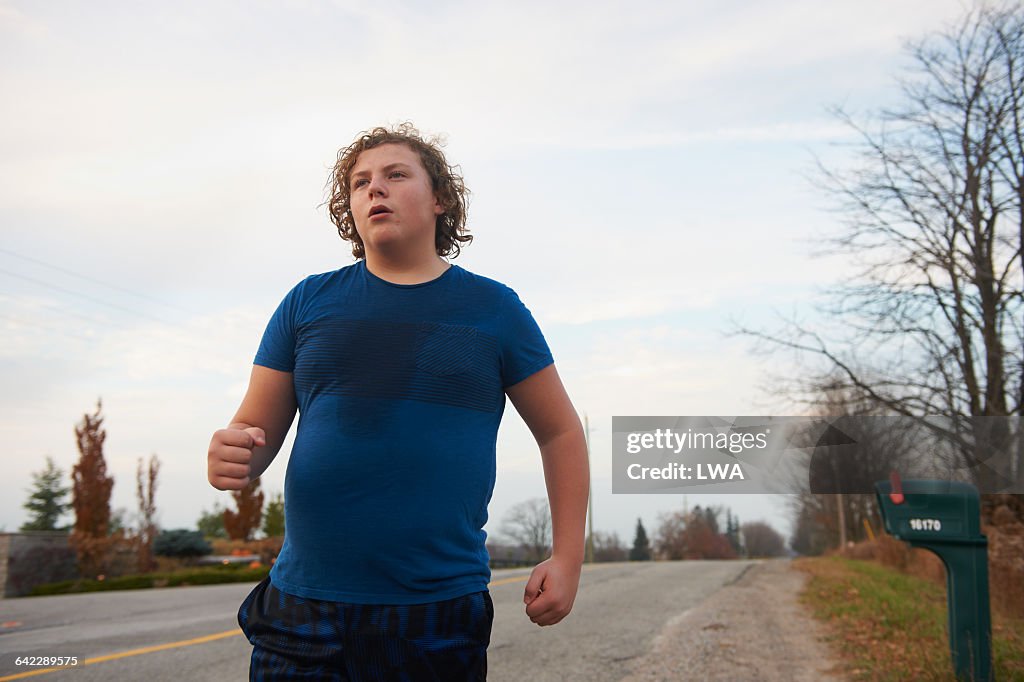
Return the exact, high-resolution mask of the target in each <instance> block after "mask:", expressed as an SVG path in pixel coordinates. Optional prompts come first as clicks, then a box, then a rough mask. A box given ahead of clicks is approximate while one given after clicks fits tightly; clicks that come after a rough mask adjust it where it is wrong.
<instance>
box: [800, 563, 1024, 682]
mask: <svg viewBox="0 0 1024 682" xmlns="http://www.w3.org/2000/svg"><path fill="white" fill-rule="evenodd" d="M795 565H796V567H797V568H799V569H800V570H803V571H805V572H807V573H808V574H809V575H810V577H811V580H810V581H809V583H808V586H807V589H806V590H805V592H804V594H803V595H802V600H803V601H804V603H806V604H808V605H809V606H810V607H811V609H812V610H813V613H814V615H815V616H816V617H817V618H819V619H821V620H823V621H824V622H825V623H826V625H827V627H828V629H829V631H830V633H831V635H830V639H831V644H832V646H833V647H834V649H835V650H836V652H837V653H838V654H839V655H840V656H842V658H843V660H844V664H845V672H846V673H847V674H848V675H849V676H850V677H851V678H852V679H857V680H910V679H912V680H953V679H954V676H953V667H952V659H951V656H950V651H949V640H948V634H947V618H948V614H947V611H946V608H947V607H946V594H945V588H944V586H943V585H941V584H936V583H935V582H934V581H933V580H929V579H924V578H920V577H916V576H913V575H906V574H903V573H900V572H897V571H895V570H893V569H891V568H888V567H886V566H882V565H881V564H879V563H875V562H868V561H860V560H850V559H845V558H842V557H827V558H817V559H800V560H797V562H796V563H795ZM993 616H994V617H993V627H992V648H993V652H992V653H993V669H994V671H995V675H996V679H999V680H1024V619H1020V618H1013V617H1008V616H1005V615H1002V614H998V613H997V614H993Z"/></svg>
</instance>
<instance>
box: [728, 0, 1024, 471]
mask: <svg viewBox="0 0 1024 682" xmlns="http://www.w3.org/2000/svg"><path fill="white" fill-rule="evenodd" d="M907 51H908V53H909V56H910V57H911V58H912V61H913V64H914V67H913V69H912V72H911V74H910V76H909V77H908V78H906V79H904V80H903V81H902V82H901V88H902V105H901V106H900V107H899V108H896V109H891V110H883V111H882V112H880V114H879V117H878V119H877V121H875V123H873V124H870V125H867V124H861V123H858V122H856V121H855V120H854V118H853V117H852V116H851V115H849V114H847V113H846V112H844V111H842V110H836V114H837V116H839V118H840V119H841V120H842V121H844V122H845V123H846V124H848V125H849V126H850V127H851V129H853V130H854V131H855V132H856V133H857V135H858V138H859V143H858V144H857V149H858V152H859V156H858V162H857V163H856V164H854V165H853V166H851V167H848V168H846V169H842V170H833V169H829V168H826V167H824V166H823V165H821V164H819V169H820V172H821V176H820V177H821V185H822V186H823V187H824V188H825V189H826V190H827V191H828V192H830V193H831V196H833V197H834V198H835V199H836V200H837V204H838V205H837V208H838V209H839V211H840V213H841V214H842V215H843V216H844V217H845V228H844V231H843V232H842V233H841V234H840V235H839V236H838V237H837V238H835V239H833V240H832V242H831V245H832V247H834V251H835V252H836V253H842V254H848V255H850V256H852V257H853V258H854V259H855V261H856V263H857V265H858V266H859V267H858V270H857V272H856V274H855V275H854V276H852V277H851V278H850V279H849V280H847V281H845V282H844V283H842V284H840V285H839V286H837V287H835V288H834V289H833V290H832V291H831V296H830V299H829V300H830V303H829V304H828V305H827V306H826V309H825V312H826V313H827V314H828V317H827V319H828V320H830V322H829V327H828V328H824V327H822V326H818V327H816V328H811V327H809V326H807V325H806V324H805V323H801V322H799V321H789V322H788V323H787V324H786V326H785V328H783V329H781V330H778V331H775V332H766V331H763V330H752V329H742V330H741V332H742V333H745V334H750V335H752V336H755V337H757V338H759V339H761V340H762V341H765V342H767V345H768V347H769V348H774V349H780V348H788V349H791V350H794V351H796V354H797V357H798V358H799V359H800V361H802V362H806V361H809V363H808V366H807V367H805V369H806V370H807V371H806V374H803V375H802V376H800V377H799V378H798V379H797V380H796V381H795V382H791V383H789V384H788V385H787V386H786V389H787V393H788V395H790V396H793V397H794V398H796V399H797V400H798V402H806V403H814V404H816V403H817V402H818V400H819V396H820V393H821V390H822V388H824V387H834V388H840V389H843V390H846V391H849V392H850V393H851V394H854V395H856V396H857V397H858V399H859V400H863V401H865V402H867V403H869V404H870V405H872V406H873V409H874V410H875V411H876V413H877V412H879V411H881V412H885V413H888V414H896V415H905V416H908V417H915V418H917V417H923V416H925V415H942V416H946V417H949V418H951V419H953V420H954V421H953V423H954V424H955V425H956V424H960V423H965V424H967V425H968V427H967V428H965V429H963V430H961V429H960V427H959V426H954V427H953V428H940V427H937V426H935V425H934V424H931V425H929V428H932V429H936V430H942V431H943V432H942V433H941V434H940V435H941V436H942V437H944V438H946V439H948V440H949V442H951V443H954V444H955V445H956V446H957V450H958V454H959V456H960V457H962V460H963V464H964V465H965V466H966V467H968V468H969V469H970V470H971V471H972V472H973V473H974V475H975V476H976V480H975V482H976V483H977V484H978V485H979V486H981V487H983V489H984V488H994V487H996V485H995V483H997V482H998V479H994V478H993V477H995V476H997V471H999V470H1001V471H1002V472H1003V473H1004V475H1009V476H1010V477H1011V478H1014V479H1015V478H1018V477H1019V476H1020V474H1021V473H1022V471H1024V446H1021V445H1020V444H1019V443H1020V441H1019V437H1020V434H1019V428H1018V433H1017V434H1014V433H1013V432H1012V422H1006V421H994V420H989V421H984V420H971V419H970V418H973V417H1003V416H1007V415H1018V416H1019V415H1020V414H1021V405H1022V402H1024V362H1022V355H1024V300H1022V290H1024V253H1022V249H1021V245H1022V243H1024V182H1022V181H1024V131H1022V119H1024V8H1022V6H1021V5H1019V4H1017V3H1010V4H1005V5H1001V6H991V5H982V6H981V7H980V8H978V9H975V10H973V11H970V12H969V13H968V14H967V15H966V16H965V17H964V18H963V19H962V20H961V21H960V22H959V23H957V24H956V25H955V26H953V27H951V28H949V29H947V30H945V31H943V32H940V33H936V34H933V35H929V36H927V37H925V38H923V39H921V40H918V41H917V42H913V43H910V44H909V45H908V46H907ZM979 423H981V424H985V425H987V426H985V429H987V430H979V428H978V427H977V424H979ZM993 423H995V426H994V427H993V426H991V425H992V424H993ZM972 424H973V425H975V426H974V429H973V430H972V429H971V427H970V425H972ZM1015 435H1016V438H1017V439H1018V440H1017V442H1018V445H1017V446H1016V448H1014V447H1011V443H1012V440H1011V439H1013V438H1014V437H1015ZM992 452H1000V453H1005V455H1006V461H1004V462H1002V463H1001V469H1000V466H993V465H994V464H996V462H994V461H993V460H992V459H990V455H991V453H992ZM986 460H987V466H980V464H982V463H983V462H986Z"/></svg>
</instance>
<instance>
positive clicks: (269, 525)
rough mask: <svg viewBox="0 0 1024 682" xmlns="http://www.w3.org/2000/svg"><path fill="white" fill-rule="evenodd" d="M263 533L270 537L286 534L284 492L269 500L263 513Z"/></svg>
mask: <svg viewBox="0 0 1024 682" xmlns="http://www.w3.org/2000/svg"><path fill="white" fill-rule="evenodd" d="M263 534H264V535H266V536H267V537H268V538H279V537H282V536H283V535H284V493H277V494H276V495H274V497H272V498H271V499H270V502H267V511H266V512H264V513H263Z"/></svg>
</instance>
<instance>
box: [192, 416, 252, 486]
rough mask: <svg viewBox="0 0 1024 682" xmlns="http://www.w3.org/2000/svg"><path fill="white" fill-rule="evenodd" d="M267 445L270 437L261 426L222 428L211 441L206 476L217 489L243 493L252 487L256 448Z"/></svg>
mask: <svg viewBox="0 0 1024 682" xmlns="http://www.w3.org/2000/svg"><path fill="white" fill-rule="evenodd" d="M266 444H267V434H265V433H264V432H263V429H261V428H260V427H258V426H249V427H246V428H236V427H235V425H234V424H233V425H231V426H229V427H228V428H226V429H220V430H219V431H216V432H215V433H214V434H213V438H212V439H210V450H209V452H208V453H207V456H206V474H207V477H208V478H209V479H210V485H212V486H213V487H214V488H216V489H217V490H241V489H242V488H244V487H245V486H247V485H249V480H250V479H249V473H250V460H251V459H252V451H253V448H257V447H260V446H262V445H266Z"/></svg>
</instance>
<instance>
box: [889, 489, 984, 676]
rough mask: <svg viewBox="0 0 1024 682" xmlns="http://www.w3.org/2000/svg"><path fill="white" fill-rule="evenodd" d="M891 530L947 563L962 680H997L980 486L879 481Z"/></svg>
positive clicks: (952, 640) (956, 664)
mask: <svg viewBox="0 0 1024 682" xmlns="http://www.w3.org/2000/svg"><path fill="white" fill-rule="evenodd" d="M875 493H876V495H877V497H878V506H879V508H880V509H881V510H882V519H883V520H884V521H885V530H886V531H887V532H888V533H890V534H891V535H893V536H894V537H896V538H899V539H900V540H904V541H906V542H909V543H910V544H911V545H912V546H914V547H923V548H924V549H928V550H931V551H932V552H935V553H936V554H937V555H939V558H940V559H942V563H943V564H945V565H946V597H947V601H948V604H949V648H950V650H951V651H952V654H953V668H954V670H955V671H956V675H957V678H958V679H961V680H976V681H978V682H989V681H990V680H991V679H992V644H991V640H992V621H991V616H990V613H989V593H988V538H986V537H985V536H984V535H982V534H981V509H980V505H979V499H978V490H977V489H976V488H975V487H974V486H972V485H970V484H968V483H961V482H959V481H924V480H907V481H902V482H901V481H900V480H899V477H898V476H896V475H893V477H892V479H891V480H889V481H879V482H877V483H875Z"/></svg>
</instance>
